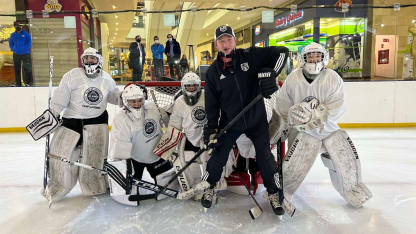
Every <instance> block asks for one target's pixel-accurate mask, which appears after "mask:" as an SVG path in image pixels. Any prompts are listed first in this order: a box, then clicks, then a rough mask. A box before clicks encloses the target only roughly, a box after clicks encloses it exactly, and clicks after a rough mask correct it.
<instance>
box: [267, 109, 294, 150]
mask: <svg viewBox="0 0 416 234" xmlns="http://www.w3.org/2000/svg"><path fill="white" fill-rule="evenodd" d="M288 136H289V125H288V123H287V122H286V121H284V120H283V118H282V117H281V116H279V115H278V114H277V112H276V111H275V110H273V115H272V118H271V120H270V122H269V137H270V144H271V145H275V144H277V141H278V140H279V139H281V141H282V142H283V141H285V140H286V139H287V138H288Z"/></svg>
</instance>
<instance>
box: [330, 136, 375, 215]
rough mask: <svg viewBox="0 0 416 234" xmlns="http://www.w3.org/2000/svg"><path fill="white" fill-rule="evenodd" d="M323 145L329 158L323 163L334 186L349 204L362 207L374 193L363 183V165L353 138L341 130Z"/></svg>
mask: <svg viewBox="0 0 416 234" xmlns="http://www.w3.org/2000/svg"><path fill="white" fill-rule="evenodd" d="M323 143H324V146H325V148H326V149H327V150H328V154H329V158H328V157H322V161H323V162H324V164H325V166H327V167H328V169H329V171H330V175H331V181H332V184H333V185H334V187H335V189H336V190H337V191H338V192H339V193H340V194H341V196H342V197H343V198H344V199H345V200H346V201H348V203H350V204H351V205H352V206H355V207H361V206H362V205H363V204H364V203H365V202H366V201H368V200H369V199H370V198H371V197H372V193H371V191H370V190H369V189H368V188H367V186H365V185H364V183H363V182H362V178H361V163H360V159H359V157H358V153H357V150H356V149H355V146H354V144H353V143H352V140H351V138H350V137H349V136H348V134H347V133H346V132H345V131H344V130H341V129H340V130H337V131H336V132H333V133H332V134H331V135H329V136H327V137H326V138H325V139H323ZM328 160H330V161H328Z"/></svg>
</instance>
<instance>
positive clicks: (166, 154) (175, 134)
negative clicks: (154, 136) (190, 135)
mask: <svg viewBox="0 0 416 234" xmlns="http://www.w3.org/2000/svg"><path fill="white" fill-rule="evenodd" d="M182 136H183V133H182V131H180V130H179V129H177V128H175V127H173V126H171V125H169V127H168V129H167V130H166V132H165V133H164V134H163V136H162V138H161V139H160V141H159V143H158V144H157V146H156V147H155V149H154V150H153V153H154V154H156V155H157V156H159V157H161V158H163V159H164V160H169V159H170V157H171V154H172V153H173V152H174V150H175V147H176V145H177V144H179V142H180V140H181V138H182Z"/></svg>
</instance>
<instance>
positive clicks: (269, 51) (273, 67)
mask: <svg viewBox="0 0 416 234" xmlns="http://www.w3.org/2000/svg"><path fill="white" fill-rule="evenodd" d="M214 39H215V42H214V44H215V47H216V48H217V49H218V56H217V59H216V60H215V61H214V62H213V63H212V64H211V65H210V67H209V68H208V71H207V73H206V82H205V93H206V94H205V111H206V113H207V119H208V124H207V125H206V126H205V127H204V143H205V145H206V147H207V146H208V145H209V144H211V143H213V144H215V146H216V147H215V149H214V150H213V151H212V150H211V149H208V151H209V153H211V158H210V159H209V160H208V164H207V168H206V172H205V174H204V175H203V176H202V179H203V181H202V182H201V184H200V185H199V186H198V185H197V187H198V189H199V191H201V190H202V191H204V194H203V196H202V199H201V203H202V206H204V207H205V208H210V207H211V204H212V198H213V197H215V193H216V191H215V189H214V188H215V185H216V183H217V182H218V181H219V180H220V178H221V173H222V171H223V167H224V166H225V165H226V163H227V160H228V155H229V152H230V150H231V148H232V146H233V144H234V143H235V142H236V140H237V138H239V136H240V135H242V134H245V135H246V136H247V137H248V138H249V139H250V140H251V141H252V142H253V144H254V147H255V150H256V155H257V163H258V166H259V170H260V174H261V177H262V178H263V181H264V185H265V187H266V188H267V194H266V198H267V199H268V200H269V201H271V200H273V201H274V202H273V204H272V202H270V203H271V205H272V208H273V211H274V213H275V214H276V215H283V213H284V210H283V209H282V208H281V207H280V205H279V203H278V189H277V188H278V186H277V185H276V182H277V181H275V178H279V177H278V174H277V172H278V171H277V166H276V161H275V159H274V157H273V155H272V152H271V150H270V140H269V131H268V121H267V114H266V108H265V105H264V100H263V98H261V99H260V100H259V101H258V102H257V103H255V104H254V105H253V106H252V107H251V108H250V109H249V110H248V111H247V112H246V113H245V114H244V115H243V116H241V118H240V119H238V120H237V121H236V122H235V123H234V124H233V125H232V126H231V127H230V128H229V130H227V132H226V133H225V134H224V135H222V136H221V138H220V139H217V141H216V143H215V140H212V139H213V138H214V137H215V135H216V134H217V133H219V132H220V130H221V128H224V127H225V126H226V125H227V124H228V123H229V122H231V120H232V119H233V118H234V117H236V116H237V115H238V114H239V113H240V112H241V111H242V110H243V109H244V108H245V107H246V106H248V104H249V103H250V102H251V101H253V100H254V99H255V97H256V96H257V95H259V94H262V95H263V96H264V97H265V98H270V97H271V95H272V94H273V93H274V92H275V91H277V89H278V88H277V84H276V83H277V79H276V77H277V76H278V75H279V74H280V72H281V71H282V69H283V67H284V65H285V64H286V60H287V56H288V53H289V50H288V49H287V48H286V47H266V48H258V47H250V48H247V49H236V37H235V34H234V31H233V29H232V28H231V27H230V26H225V25H222V26H220V27H218V28H217V29H216V30H215V37H214ZM210 151H211V152H210ZM199 191H198V192H199ZM181 196H182V194H181ZM184 196H186V194H184ZM276 201H277V202H276Z"/></svg>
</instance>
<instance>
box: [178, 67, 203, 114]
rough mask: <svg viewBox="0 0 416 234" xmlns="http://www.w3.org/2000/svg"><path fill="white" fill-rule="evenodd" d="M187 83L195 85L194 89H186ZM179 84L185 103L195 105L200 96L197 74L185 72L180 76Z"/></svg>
mask: <svg viewBox="0 0 416 234" xmlns="http://www.w3.org/2000/svg"><path fill="white" fill-rule="evenodd" d="M187 85H196V86H197V87H196V89H195V90H194V91H188V90H187V89H186V86H187ZM181 86H182V92H183V94H184V98H185V102H186V104H188V105H190V106H193V105H195V104H196V103H197V102H198V100H199V97H200V96H201V79H200V78H199V76H198V75H197V74H195V73H193V72H188V73H186V74H185V75H184V76H183V78H182V81H181Z"/></svg>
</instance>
